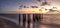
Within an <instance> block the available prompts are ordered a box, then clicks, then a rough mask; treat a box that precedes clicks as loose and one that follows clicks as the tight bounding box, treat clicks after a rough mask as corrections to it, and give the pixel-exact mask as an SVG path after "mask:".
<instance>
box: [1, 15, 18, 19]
mask: <svg viewBox="0 0 60 28" xmlns="http://www.w3.org/2000/svg"><path fill="white" fill-rule="evenodd" d="M0 16H4V17H8V18H12V19H18V18H19V14H0Z"/></svg>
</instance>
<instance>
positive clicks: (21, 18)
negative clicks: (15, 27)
mask: <svg viewBox="0 0 60 28" xmlns="http://www.w3.org/2000/svg"><path fill="white" fill-rule="evenodd" d="M20 26H23V15H22V14H20Z"/></svg>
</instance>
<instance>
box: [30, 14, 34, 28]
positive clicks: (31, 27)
mask: <svg viewBox="0 0 60 28" xmlns="http://www.w3.org/2000/svg"><path fill="white" fill-rule="evenodd" d="M30 18H31V22H30V28H33V14H31V15H30Z"/></svg>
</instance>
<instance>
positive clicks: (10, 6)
mask: <svg viewBox="0 0 60 28" xmlns="http://www.w3.org/2000/svg"><path fill="white" fill-rule="evenodd" d="M47 1H48V3H49V4H50V6H55V7H58V8H60V0H47ZM40 4H41V3H40V2H38V1H37V0H0V12H4V11H18V10H19V6H20V5H25V6H28V7H29V6H32V5H36V6H39V5H40ZM50 6H47V5H46V6H45V7H46V8H47V7H50ZM58 10H59V9H58Z"/></svg>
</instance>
